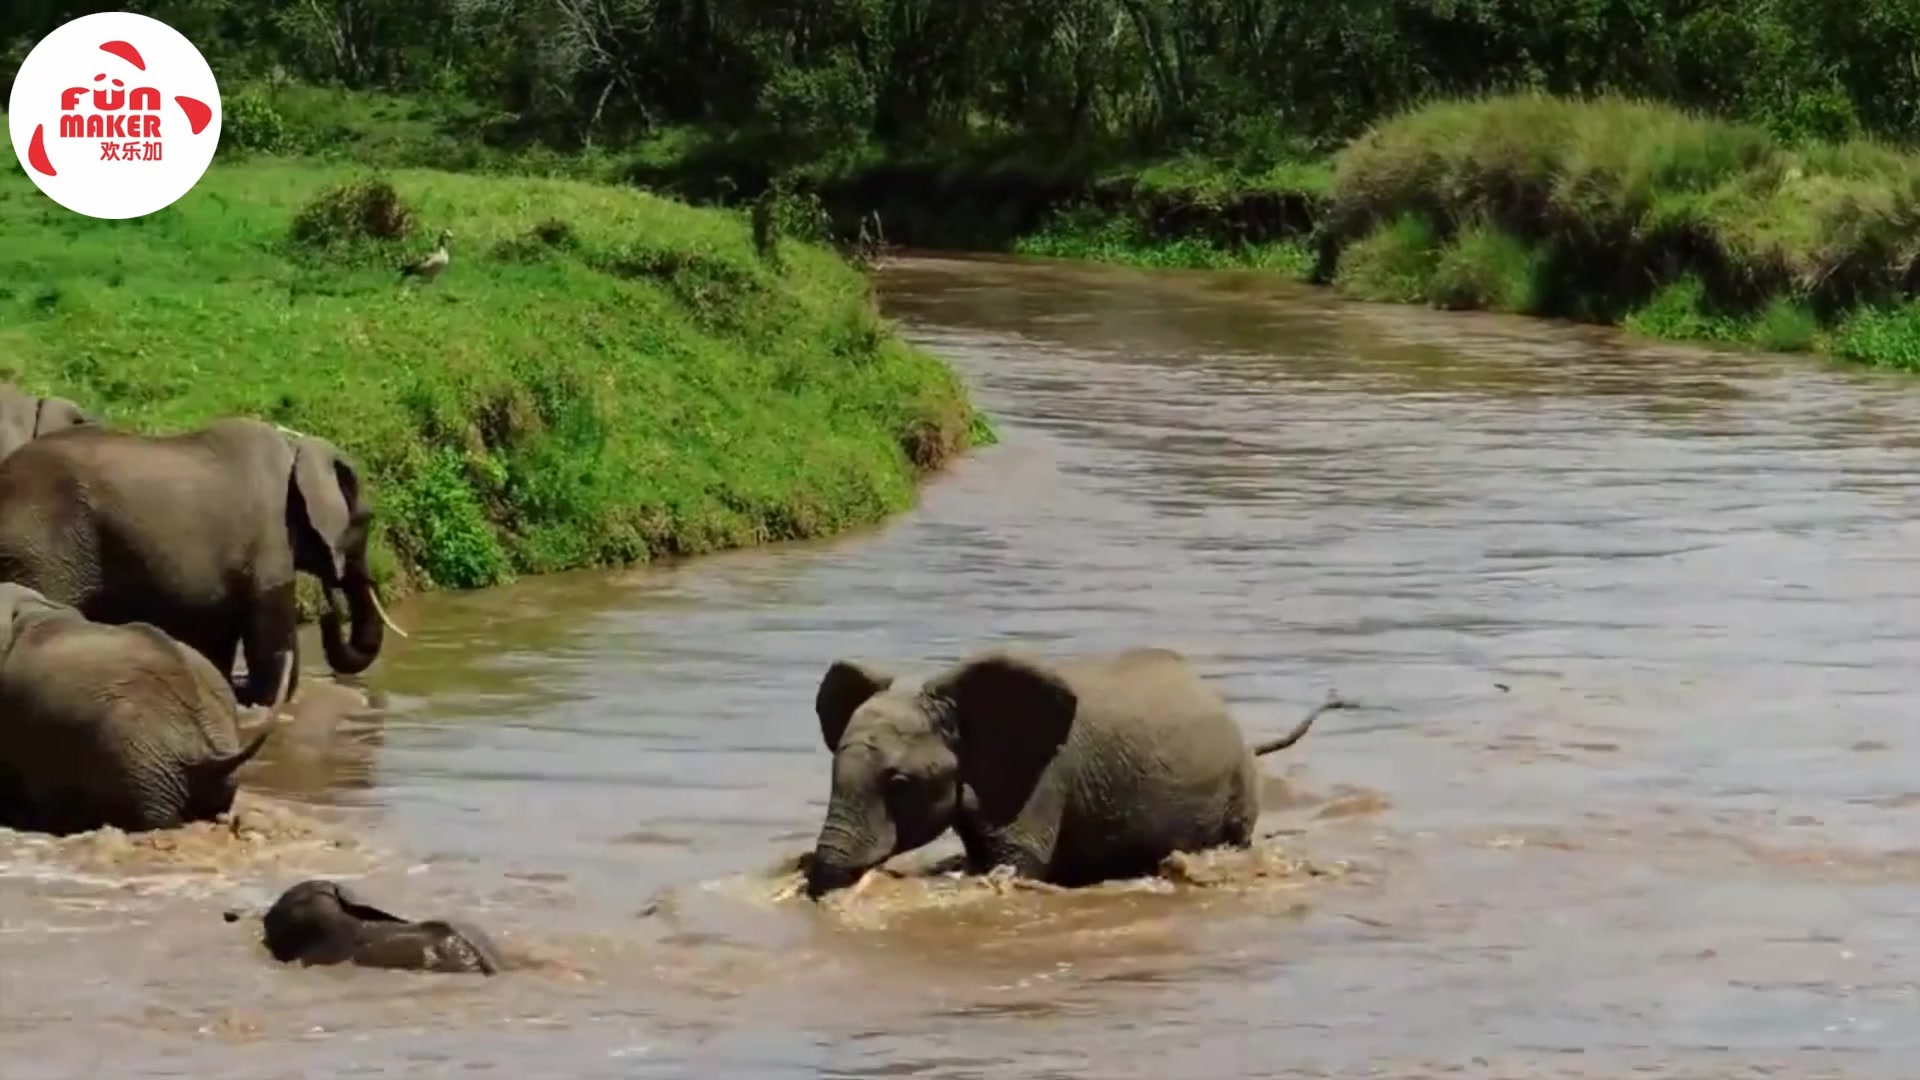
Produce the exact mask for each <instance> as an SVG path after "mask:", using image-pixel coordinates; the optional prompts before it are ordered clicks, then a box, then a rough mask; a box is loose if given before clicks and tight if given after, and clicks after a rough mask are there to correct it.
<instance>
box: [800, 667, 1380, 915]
mask: <svg viewBox="0 0 1920 1080" xmlns="http://www.w3.org/2000/svg"><path fill="white" fill-rule="evenodd" d="M1346 704H1347V703H1346V702H1344V701H1339V700H1337V699H1329V700H1328V702H1327V703H1326V704H1324V705H1321V706H1320V707H1319V708H1316V709H1314V710H1313V712H1312V713H1310V714H1308V716H1307V717H1306V719H1305V720H1303V721H1301V722H1300V723H1299V724H1298V725H1296V726H1295V727H1294V729H1293V730H1292V731H1291V732H1289V733H1288V734H1287V735H1285V736H1282V737H1280V738H1277V739H1274V740H1272V741H1270V742H1266V743H1263V744H1260V745H1258V746H1255V747H1252V748H1249V747H1248V746H1247V745H1246V743H1245V742H1244V741H1243V740H1242V738H1241V734H1240V728H1239V726H1238V724H1236V723H1235V722H1234V720H1233V717H1232V716H1231V715H1230V713H1229V712H1228V709H1227V704H1226V702H1225V700H1224V699H1223V698H1222V697H1221V696H1220V695H1219V693H1217V692H1216V691H1215V690H1214V689H1213V688H1212V687H1211V686H1209V685H1208V684H1207V683H1206V682H1205V681H1203V680H1202V679H1201V678H1200V676H1199V675H1198V673H1197V672H1196V671H1195V670H1194V668H1193V666H1192V664H1191V663H1190V662H1189V661H1188V660H1187V659H1186V658H1185V657H1184V656H1182V655H1181V654H1179V653H1176V652H1174V651H1172V650H1169V649H1159V648H1134V649H1125V650H1120V651H1117V652H1110V653H1104V654H1095V655H1088V656H1080V657H1071V658H1067V659H1064V660H1061V661H1058V662H1053V663H1049V662H1046V661H1044V660H1041V659H1038V658H1035V657H1030V656H1022V655H1019V654H1017V653H1013V652H1009V651H1006V650H992V651H986V652H982V653H979V654H976V655H974V656H972V657H970V658H967V659H965V660H962V661H961V662H959V663H958V664H955V665H954V666H953V667H951V668H949V669H947V670H946V671H945V672H942V673H940V674H938V675H936V676H934V677H933V678H931V679H927V680H924V681H913V680H901V679H898V678H896V677H895V676H893V675H892V674H890V673H887V672H883V671H879V670H876V669H874V668H872V667H870V666H868V665H865V664H861V663H858V662H855V661H850V660H838V661H835V662H834V663H833V664H832V665H831V666H830V667H828V669H827V672H826V675H825V676H824V677H823V678H822V679H821V681H820V688H819V691H818V693H817V694H816V695H815V698H814V711H815V713H816V714H817V715H818V717H819V720H820V735H821V738H822V739H824V740H825V742H826V744H827V749H828V750H830V751H832V752H833V789H832V795H831V798H830V799H829V801H828V804H827V813H826V820H825V821H824V823H823V824H822V825H821V828H820V836H819V840H818V841H817V842H816V844H815V845H814V850H813V856H812V859H811V860H810V864H809V866H808V868H807V893H808V895H809V896H812V897H815V898H818V897H820V896H821V895H823V894H825V893H827V892H830V891H832V890H834V889H839V888H843V887H845V886H847V885H851V884H853V883H854V882H855V881H858V880H859V879H860V877H861V876H862V875H863V874H864V873H865V872H866V871H868V870H870V869H872V868H873V867H875V866H878V865H880V864H881V863H882V862H884V861H886V860H887V859H889V858H891V857H892V856H894V855H896V854H899V853H901V852H903V851H909V850H912V849H914V848H917V847H920V846H922V845H925V844H928V843H931V842H932V841H933V840H935V839H936V838H938V837H939V836H940V834H941V833H943V832H945V831H946V829H947V828H948V826H950V825H951V826H952V827H953V828H954V830H955V831H956V832H957V833H959V836H960V841H961V843H962V844H963V845H964V846H965V848H966V856H967V865H968V867H969V869H971V870H972V871H974V872H976V873H979V872H985V871H988V870H991V869H993V868H995V867H997V866H1010V867H1011V868H1012V869H1013V870H1014V872H1015V873H1017V874H1020V875H1022V876H1025V877H1029V878H1036V879H1039V880H1042V881H1047V882H1051V883H1053V884H1058V885H1067V886H1075V885H1086V884H1092V883H1094V882H1097V881H1102V880H1106V879H1111V878H1124V877H1137V876H1140V875H1143V874H1149V873H1152V872H1154V871H1155V869H1157V867H1158V866H1159V864H1160V862H1161V861H1162V860H1163V859H1164V858H1165V857H1166V856H1167V855H1169V854H1171V853H1173V852H1175V851H1197V850H1202V849H1205V848H1210V847H1220V846H1233V847H1245V846H1247V845H1249V844H1251V843H1252V839H1253V828H1254V822H1255V820H1256V819H1257V818H1258V817H1259V815H1260V794H1259V776H1258V773H1257V770H1256V767H1255V765H1254V757H1255V756H1256V755H1260V754H1267V753H1271V752H1273V751H1275V750H1280V749H1283V748H1285V747H1288V746H1291V745H1293V744H1294V743H1295V742H1297V741H1298V740H1299V739H1300V737H1301V736H1303V735H1305V734H1306V733H1307V729H1308V728H1310V727H1311V726H1312V725H1313V722H1314V720H1315V718H1317V717H1318V716H1319V715H1320V713H1321V712H1322V711H1324V710H1326V709H1328V708H1338V707H1343V706H1345V705H1346Z"/></svg>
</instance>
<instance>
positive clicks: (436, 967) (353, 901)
mask: <svg viewBox="0 0 1920 1080" xmlns="http://www.w3.org/2000/svg"><path fill="white" fill-rule="evenodd" d="M260 922H261V926H262V929H263V930H264V931H265V933H264V935H263V938H262V940H263V943H264V944H265V945H266V947H267V951H268V952H270V953H272V954H273V958H274V959H275V960H278V961H280V962H281V963H283V964H285V963H291V962H293V961H296V960H297V961H299V962H300V963H301V964H302V965H303V966H310V965H315V964H357V965H359V966H361V967H375V968H402V969H405V970H410V971H433V972H448V973H476V972H477V973H479V974H482V975H494V974H497V973H499V972H500V971H501V970H502V968H503V967H504V966H505V965H503V964H502V963H501V962H500V954H499V952H498V950H496V949H495V948H494V947H493V943H492V942H491V941H489V940H487V936H486V935H485V934H484V933H482V932H480V930H479V929H477V928H475V927H471V926H465V925H459V924H455V923H451V922H445V921H442V920H439V919H428V920H426V921H423V922H411V921H409V920H406V919H402V918H400V917H399V916H398V915H391V914H388V913H387V912H385V911H382V910H380V909H379V908H377V907H374V906H372V905H371V904H368V903H367V902H366V901H364V900H361V899H360V898H359V897H358V896H356V895H354V893H353V892H352V891H351V890H349V889H348V888H347V887H346V886H345V885H341V884H340V883H338V882H334V881H317V880H316V881H303V882H301V883H299V884H298V885H295V886H294V887H293V888H291V889H288V890H287V891H286V892H284V893H281V894H280V899H278V900H276V901H274V903H273V906H272V907H271V908H268V909H267V913H266V914H265V915H264V916H262V917H261V920H260Z"/></svg>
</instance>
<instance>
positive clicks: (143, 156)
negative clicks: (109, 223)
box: [27, 41, 213, 176]
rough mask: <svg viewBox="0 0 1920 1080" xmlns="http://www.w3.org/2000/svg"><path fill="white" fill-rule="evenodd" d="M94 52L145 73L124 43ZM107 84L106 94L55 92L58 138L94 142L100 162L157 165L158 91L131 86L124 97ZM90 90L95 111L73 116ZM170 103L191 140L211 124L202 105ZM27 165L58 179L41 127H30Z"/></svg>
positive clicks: (120, 88)
mask: <svg viewBox="0 0 1920 1080" xmlns="http://www.w3.org/2000/svg"><path fill="white" fill-rule="evenodd" d="M100 51H101V52H104V53H108V54H110V55H112V56H116V57H118V58H119V59H121V60H123V61H125V62H126V63H128V64H131V65H132V66H133V67H135V68H137V69H139V70H141V71H145V70H147V62H146V59H145V58H144V57H142V56H141V55H140V50H138V49H136V48H134V47H133V45H132V44H131V43H129V42H125V41H109V42H106V43H104V44H102V45H101V46H100ZM93 81H94V82H96V83H100V82H105V81H107V74H106V72H101V73H100V74H98V75H95V76H94V77H93ZM112 82H113V89H111V90H109V89H106V88H104V87H92V88H89V87H85V86H70V87H68V88H67V89H65V90H63V91H61V93H60V138H62V139H89V140H94V141H98V142H99V143H100V160H101V161H159V160H161V144H162V140H161V136H160V117H161V112H160V108H161V106H160V91H158V90H155V89H154V88H152V87H150V86H136V87H134V88H133V89H132V90H131V91H129V90H127V89H125V87H126V83H125V82H124V81H123V80H120V79H114V80H113V81H112ZM90 89H91V91H92V102H93V108H94V110H96V111H93V112H86V111H76V110H79V109H80V107H81V104H82V102H83V100H84V99H86V98H87V96H88V91H89V90H90ZM173 100H174V103H175V104H177V105H178V106H179V107H180V111H181V113H183V114H184V115H185V116H186V118H187V127H188V128H189V129H190V130H191V131H192V133H193V134H195V135H198V134H200V133H201V132H203V131H205V130H206V128H207V125H208V124H209V123H211V122H212V121H213V107H212V106H210V105H208V104H207V103H206V102H204V101H200V100H198V99H197V98H191V97H187V96H185V95H182V94H176V95H174V98H173ZM27 164H28V165H29V166H31V167H32V168H33V169H34V170H35V171H36V172H39V173H41V174H42V175H44V176H58V175H60V174H59V173H58V172H56V171H55V170H54V167H53V159H52V158H51V157H49V156H48V155H47V131H46V125H45V124H36V125H34V128H33V139H32V141H31V142H30V143H28V145H27Z"/></svg>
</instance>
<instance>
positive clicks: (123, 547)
mask: <svg viewBox="0 0 1920 1080" xmlns="http://www.w3.org/2000/svg"><path fill="white" fill-rule="evenodd" d="M371 522H372V511H371V510H370V508H369V507H368V505H367V502H366V500H365V488H364V483H363V481H362V480H361V478H360V474H359V472H358V471H357V470H356V469H355V467H354V465H353V463H352V462H351V461H350V460H349V459H348V458H347V457H345V456H344V455H343V454H342V453H341V452H340V450H339V449H338V448H337V447H335V446H334V445H333V444H332V443H330V442H328V441H327V440H325V439H321V438H315V437H311V436H297V435H292V434H289V433H284V432H282V431H281V430H280V429H279V428H277V427H275V426H274V425H272V424H267V423H263V422H261V421H258V420H252V419H244V418H229V419H223V420H216V421H214V422H213V423H211V424H208V425H207V426H206V427H204V428H202V429H200V430H199V431H195V432H188V433H185V434H179V435H164V436H156V435H144V434H140V433H137V432H130V431H117V430H113V429H110V428H105V427H100V428H94V427H82V428H74V429H71V430H69V431H67V432H64V433H62V434H61V435H60V436H59V437H57V438H45V439H36V440H34V441H33V442H30V443H28V444H26V445H25V446H23V447H21V448H20V449H19V450H17V451H15V452H14V453H13V454H12V455H11V456H10V457H8V458H6V459H5V460H0V581H15V582H19V583H21V584H23V585H28V586H31V587H32V588H34V589H37V590H39V591H40V592H42V593H44V594H46V596H47V597H48V598H50V599H52V600H55V601H58V602H60V603H64V604H69V605H72V606H73V607H77V608H79V609H80V610H81V611H82V612H83V613H85V614H86V616H87V617H88V618H90V619H93V620H94V621H96V622H106V623H128V622H146V623H151V624H153V625H154V626H157V627H159V628H160V629H162V630H164V631H166V632H167V633H168V634H169V635H171V636H172V637H174V638H177V639H179V640H180V641H184V642H186V643H187V644H188V645H191V646H192V647H193V648H195V649H197V650H198V651H199V652H200V654H201V655H202V656H205V657H206V658H207V659H208V660H209V661H211V662H212V664H213V666H214V667H215V668H216V669H218V670H219V671H220V672H221V673H222V674H223V675H225V676H227V677H228V678H231V677H232V673H233V668H234V657H235V652H236V649H244V650H245V656H246V662H247V681H246V684H245V685H244V686H242V687H239V688H238V693H239V697H240V700H241V702H242V703H243V704H246V705H259V704H263V703H265V702H267V701H268V700H270V699H271V697H272V695H273V692H274V684H275V682H276V680H277V679H278V677H279V671H280V668H281V665H282V663H283V662H286V661H288V660H291V661H292V663H293V665H294V676H293V680H294V681H293V687H292V688H293V689H297V688H298V686H299V657H298V655H297V647H296V639H295V636H294V634H295V628H296V622H297V612H296V609H295V602H294V577H293V575H294V571H296V570H299V571H301V572H303V573H307V574H311V575H313V576H314V577H316V578H318V579H319V580H320V582H321V584H322V585H324V586H326V597H327V605H328V606H327V611H326V613H325V614H324V615H323V616H322V617H321V620H320V636H321V644H322V645H323V646H324V648H325V650H326V655H327V663H328V665H329V666H330V667H332V668H333V670H334V671H337V672H341V673H343V674H357V673H359V672H361V671H364V670H366V669H367V668H368V667H369V666H370V665H372V663H373V662H374V659H375V658H376V657H378V656H379V654H380V647H381V645H382V644H383V642H384V639H385V630H384V626H385V614H384V612H382V611H381V610H380V607H379V600H378V598H377V597H376V596H375V595H374V589H373V579H372V577H371V576H370V575H369V574H368V571H367V534H368V528H369V526H370V524H371ZM340 592H345V593H346V599H347V606H348V609H349V611H350V613H351V619H352V630H351V633H350V634H349V635H345V636H343V635H342V633H341V619H340V613H339V603H340V600H339V593H340ZM289 692H290V693H291V690H290V691H289Z"/></svg>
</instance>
